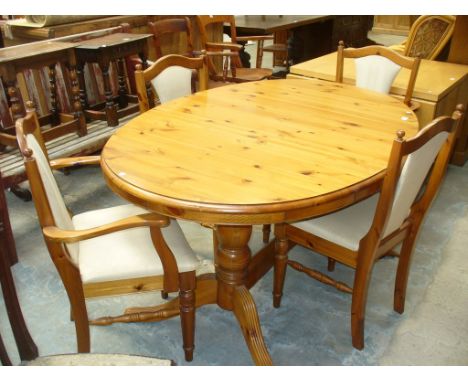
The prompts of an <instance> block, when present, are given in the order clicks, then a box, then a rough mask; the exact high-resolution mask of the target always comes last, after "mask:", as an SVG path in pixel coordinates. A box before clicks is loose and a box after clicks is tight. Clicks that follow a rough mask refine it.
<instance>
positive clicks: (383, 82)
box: [336, 41, 421, 110]
mask: <svg viewBox="0 0 468 382" xmlns="http://www.w3.org/2000/svg"><path fill="white" fill-rule="evenodd" d="M345 58H354V63H355V65H356V86H357V87H359V88H364V89H369V90H373V91H376V92H379V93H384V94H389V93H390V88H391V87H392V83H393V81H394V79H395V77H396V76H397V74H398V73H399V71H400V69H401V68H406V69H408V70H410V71H411V74H410V77H409V80H408V86H407V88H406V94H405V97H404V100H403V102H404V103H405V104H406V105H408V106H409V107H411V108H412V109H413V110H415V109H417V108H418V107H419V105H418V104H417V103H416V102H414V101H413V102H412V101H411V97H412V96H413V90H414V84H415V82H416V77H417V75H418V70H419V64H420V61H421V60H420V59H419V58H418V57H415V58H411V57H405V56H402V55H401V54H399V53H397V52H394V51H393V50H391V49H389V48H387V47H384V46H380V45H371V46H366V47H363V48H347V49H345V46H344V42H343V41H340V42H339V44H338V54H337V64H336V82H340V83H342V82H343V69H344V59H345Z"/></svg>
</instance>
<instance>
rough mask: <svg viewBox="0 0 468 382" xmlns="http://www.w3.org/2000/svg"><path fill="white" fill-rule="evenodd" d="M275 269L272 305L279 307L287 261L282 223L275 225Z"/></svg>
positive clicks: (285, 239) (286, 240) (286, 241)
mask: <svg viewBox="0 0 468 382" xmlns="http://www.w3.org/2000/svg"><path fill="white" fill-rule="evenodd" d="M275 237H276V239H275V267H274V269H275V271H274V276H273V279H274V282H273V306H274V307H275V308H279V307H280V304H281V297H282V295H283V286H284V279H285V275H286V266H287V263H288V249H289V248H288V239H287V238H286V226H285V225H284V224H276V225H275Z"/></svg>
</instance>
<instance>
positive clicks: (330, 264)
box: [327, 257, 336, 272]
mask: <svg viewBox="0 0 468 382" xmlns="http://www.w3.org/2000/svg"><path fill="white" fill-rule="evenodd" d="M335 264H336V260H334V259H331V258H329V257H328V265H327V269H328V272H333V271H334V270H335Z"/></svg>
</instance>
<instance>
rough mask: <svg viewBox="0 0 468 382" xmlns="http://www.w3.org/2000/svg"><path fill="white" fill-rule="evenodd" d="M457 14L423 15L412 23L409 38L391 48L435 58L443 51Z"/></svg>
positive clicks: (417, 55)
mask: <svg viewBox="0 0 468 382" xmlns="http://www.w3.org/2000/svg"><path fill="white" fill-rule="evenodd" d="M455 19H456V17H455V16H450V15H423V16H420V17H418V18H417V19H416V21H415V22H414V23H413V25H411V28H410V31H409V33H408V38H407V39H406V40H405V41H403V42H402V43H401V44H398V45H392V46H390V49H392V50H394V51H396V52H398V53H401V54H403V55H404V56H408V57H419V58H421V59H424V60H435V59H437V58H439V56H440V55H441V54H442V53H443V51H444V48H445V47H446V46H447V44H448V42H449V41H450V38H451V37H452V34H453V30H454V28H455Z"/></svg>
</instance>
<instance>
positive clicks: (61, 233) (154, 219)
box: [42, 213, 170, 243]
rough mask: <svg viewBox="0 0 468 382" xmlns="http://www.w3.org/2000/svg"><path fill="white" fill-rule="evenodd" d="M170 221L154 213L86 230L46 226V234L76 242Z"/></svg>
mask: <svg viewBox="0 0 468 382" xmlns="http://www.w3.org/2000/svg"><path fill="white" fill-rule="evenodd" d="M169 223H170V221H169V218H168V217H167V216H162V215H158V214H154V213H147V214H142V215H136V216H131V217H129V218H125V219H121V220H117V221H115V222H113V223H109V224H104V225H102V226H99V227H94V228H89V229H84V230H74V231H73V230H64V229H61V228H58V227H55V226H49V227H44V228H43V230H42V232H43V233H44V236H45V237H46V238H47V239H48V240H50V241H52V242H60V243H76V242H78V241H81V240H87V239H92V238H93V237H98V236H103V235H107V234H109V233H113V232H117V231H122V230H125V229H129V228H137V227H160V228H162V227H167V226H168V225H169Z"/></svg>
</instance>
